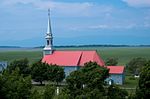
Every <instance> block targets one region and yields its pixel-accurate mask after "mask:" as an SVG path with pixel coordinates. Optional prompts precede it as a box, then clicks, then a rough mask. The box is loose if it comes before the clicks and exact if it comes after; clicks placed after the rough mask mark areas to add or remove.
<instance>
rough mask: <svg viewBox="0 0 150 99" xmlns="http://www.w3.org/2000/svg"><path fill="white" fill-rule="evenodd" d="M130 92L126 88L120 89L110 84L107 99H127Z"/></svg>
mask: <svg viewBox="0 0 150 99" xmlns="http://www.w3.org/2000/svg"><path fill="white" fill-rule="evenodd" d="M126 96H128V92H127V91H126V90H123V89H120V88H119V87H118V86H116V85H110V86H109V87H108V92H107V99H126Z"/></svg>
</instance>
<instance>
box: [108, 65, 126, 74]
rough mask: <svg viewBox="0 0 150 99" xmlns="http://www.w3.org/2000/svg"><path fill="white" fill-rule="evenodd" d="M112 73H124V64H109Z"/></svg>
mask: <svg viewBox="0 0 150 99" xmlns="http://www.w3.org/2000/svg"><path fill="white" fill-rule="evenodd" d="M107 68H109V69H110V70H109V73H110V74H122V73H123V72H124V66H107Z"/></svg>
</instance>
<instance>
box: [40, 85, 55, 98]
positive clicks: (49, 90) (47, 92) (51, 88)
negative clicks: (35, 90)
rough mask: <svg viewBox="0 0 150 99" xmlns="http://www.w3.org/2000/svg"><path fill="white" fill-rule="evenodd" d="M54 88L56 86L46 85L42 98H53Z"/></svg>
mask: <svg viewBox="0 0 150 99" xmlns="http://www.w3.org/2000/svg"><path fill="white" fill-rule="evenodd" d="M55 89H56V87H55V86H53V85H46V86H45V91H44V94H43V96H44V99H53V97H54V96H55Z"/></svg>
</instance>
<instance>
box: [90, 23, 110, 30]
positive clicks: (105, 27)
mask: <svg viewBox="0 0 150 99" xmlns="http://www.w3.org/2000/svg"><path fill="white" fill-rule="evenodd" d="M109 27H110V26H108V25H105V24H100V25H95V26H89V28H90V29H107V28H109Z"/></svg>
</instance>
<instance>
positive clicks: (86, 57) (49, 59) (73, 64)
mask: <svg viewBox="0 0 150 99" xmlns="http://www.w3.org/2000/svg"><path fill="white" fill-rule="evenodd" d="M48 16H49V18H48V28H47V33H46V37H45V39H46V46H45V47H44V50H43V59H42V62H46V63H48V64H57V65H59V66H62V67H63V68H64V71H65V74H66V76H68V75H69V74H70V72H72V71H74V70H78V69H80V67H82V66H84V63H86V62H89V61H92V62H97V64H99V65H100V66H105V63H104V61H103V60H102V59H101V57H100V56H99V55H98V54H97V52H96V51H55V50H53V36H52V32H51V25H50V12H49V14H48ZM108 68H109V69H110V75H111V76H110V78H111V79H113V80H114V83H118V84H122V83H123V81H124V80H123V79H124V76H123V74H124V67H123V66H108ZM108 79H109V78H108ZM121 79H122V80H121Z"/></svg>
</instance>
